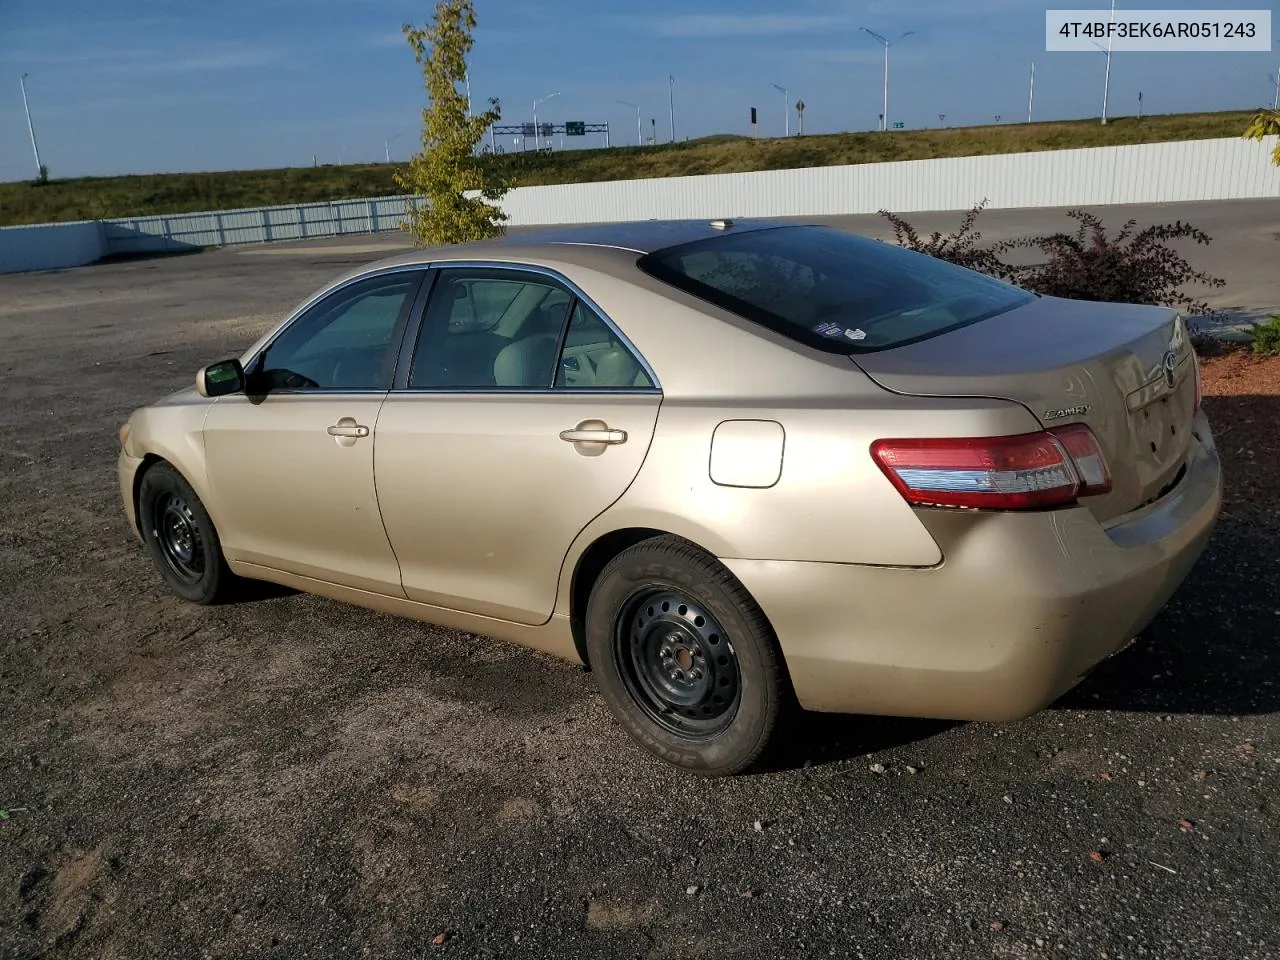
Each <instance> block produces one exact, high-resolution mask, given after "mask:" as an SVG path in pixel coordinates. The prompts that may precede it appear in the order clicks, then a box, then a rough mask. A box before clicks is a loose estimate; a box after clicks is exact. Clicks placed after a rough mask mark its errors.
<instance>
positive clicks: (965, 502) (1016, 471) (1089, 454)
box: [871, 424, 1111, 510]
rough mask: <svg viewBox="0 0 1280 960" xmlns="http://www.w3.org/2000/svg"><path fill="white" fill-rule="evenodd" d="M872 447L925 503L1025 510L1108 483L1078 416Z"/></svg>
mask: <svg viewBox="0 0 1280 960" xmlns="http://www.w3.org/2000/svg"><path fill="white" fill-rule="evenodd" d="M871 455H872V457H873V458H874V459H875V461H876V463H877V464H878V465H879V466H880V469H881V470H883V471H884V473H885V476H887V477H888V478H889V480H890V481H891V482H892V483H893V485H894V486H895V487H897V488H898V491H899V492H900V493H901V494H902V495H903V497H905V498H906V500H907V502H908V503H913V504H920V505H927V506H945V507H978V508H982V509H987V510H1028V509H1036V508H1043V507H1058V506H1066V505H1068V504H1072V503H1075V502H1076V500H1077V499H1078V498H1080V497H1082V496H1092V495H1094V494H1099V493H1106V492H1107V491H1108V490H1110V489H1111V474H1110V471H1109V470H1108V469H1107V464H1106V460H1105V459H1104V458H1103V455H1102V450H1101V448H1100V447H1099V446H1098V441H1097V438H1096V437H1094V435H1093V431H1092V430H1090V429H1089V428H1088V427H1087V426H1085V425H1084V424H1073V425H1071V426H1066V427H1061V428H1058V429H1055V430H1048V431H1042V432H1040V433H1024V434H1019V435H1017V436H1011V437H963V438H952V437H944V438H938V439H928V440H877V441H876V442H875V443H873V444H872V445H871Z"/></svg>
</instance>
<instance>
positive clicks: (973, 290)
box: [639, 226, 1034, 353]
mask: <svg viewBox="0 0 1280 960" xmlns="http://www.w3.org/2000/svg"><path fill="white" fill-rule="evenodd" d="M639 266H640V268H641V269H642V270H644V271H645V272H646V273H648V274H649V275H651V276H653V277H656V278H657V279H659V280H662V281H664V282H665V283H669V284H671V285H672V286H674V287H678V288H680V289H681V290H684V291H686V292H688V293H691V294H693V295H694V296H697V297H699V298H701V299H703V300H707V301H709V302H710V303H713V304H715V305H716V306H718V307H722V308H724V309H726V310H729V311H730V312H732V313H735V314H738V315H739V316H742V317H745V318H746V319H748V320H752V321H755V322H757V323H760V324H762V325H764V326H766V327H768V328H770V329H772V330H775V331H777V332H779V333H781V334H783V335H785V336H787V337H790V338H791V339H793V340H796V341H799V342H801V343H804V344H807V345H809V346H812V347H816V348H818V349H820V350H826V351H828V352H832V353H858V352H865V351H871V350H884V349H886V348H889V347H896V346H901V345H903V344H906V343H913V342H915V341H917V340H924V339H927V338H929V337H935V336H937V335H939V334H941V333H945V332H947V331H948V330H954V329H956V328H957V327H963V326H966V325H968V324H971V323H977V322H978V321H980V320H985V319H986V318H988V317H993V316H995V315H997V314H1000V313H1004V312H1006V311H1008V310H1012V309H1014V308H1015V307H1018V306H1021V305H1022V304H1024V303H1027V302H1028V301H1030V300H1031V299H1033V298H1034V294H1031V293H1028V292H1027V291H1025V290H1022V289H1020V288H1018V287H1014V286H1011V285H1010V284H1007V283H1003V282H1002V281H999V280H995V279H993V278H991V277H988V276H985V275H984V274H981V273H976V272H974V271H972V270H967V269H965V268H963V267H958V266H956V265H955V264H952V263H948V262H947V261H945V260H939V259H937V258H936V257H931V256H928V255H927V254H923V253H916V252H914V251H911V250H907V249H904V248H902V247H898V246H894V245H891V244H888V243H882V242H880V241H878V240H871V239H869V238H867V237H860V236H857V235H855V234H851V233H846V232H844V231H843V230H836V229H834V228H831V227H819V226H786V227H773V228H766V229H763V230H750V231H744V232H741V233H736V234H735V233H733V232H732V228H730V229H729V230H728V231H727V232H726V233H725V234H724V235H723V236H718V237H712V238H710V239H707V240H697V241H694V242H692V243H686V244H681V245H679V246H675V247H668V248H666V249H663V250H656V251H654V252H653V253H650V254H648V255H646V256H644V257H642V258H641V259H640V261H639Z"/></svg>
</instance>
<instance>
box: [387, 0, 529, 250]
mask: <svg viewBox="0 0 1280 960" xmlns="http://www.w3.org/2000/svg"><path fill="white" fill-rule="evenodd" d="M475 26H476V13H475V6H474V4H473V3H472V0H439V2H438V3H437V4H436V10H435V19H434V21H433V22H432V23H431V24H430V25H429V26H425V27H422V28H417V27H415V26H414V25H413V24H411V23H406V24H405V25H404V27H403V28H402V29H403V31H404V35H405V38H406V39H407V40H408V42H409V46H410V47H412V48H413V56H414V60H415V61H416V62H418V63H420V64H421V65H422V76H423V81H424V83H425V85H426V90H427V106H426V107H424V108H423V110H422V149H421V150H420V151H419V152H418V153H416V154H414V156H413V158H412V159H411V160H410V161H409V167H408V169H406V170H397V171H396V172H395V175H394V176H395V181H396V184H397V185H398V186H400V187H401V188H403V189H404V190H406V191H408V192H409V193H412V194H413V195H414V196H415V197H419V198H421V199H422V200H424V201H425V202H419V203H414V204H411V206H410V209H409V216H408V219H407V222H406V223H405V229H407V230H408V231H409V232H410V233H412V234H413V235H414V239H415V241H416V242H417V244H418V245H419V246H436V245H443V244H450V243H466V242H467V241H470V240H483V239H486V238H488V237H494V236H498V235H500V234H502V233H503V232H504V229H505V228H504V227H503V223H504V221H505V220H506V219H507V216H506V214H505V213H503V212H502V210H501V209H499V208H498V207H497V206H496V203H497V202H498V201H499V200H501V199H502V197H503V195H504V194H505V193H506V192H507V190H508V188H509V185H508V183H507V181H506V178H505V175H504V173H503V170H502V166H501V164H499V163H498V162H497V158H494V157H490V156H486V155H484V154H478V153H477V151H476V147H477V145H478V144H479V143H480V142H481V141H482V140H483V139H484V134H485V131H486V130H487V129H488V128H489V126H490V125H491V124H493V123H496V122H497V121H498V120H499V119H501V117H502V112H501V107H500V105H499V103H498V101H497V100H496V99H490V100H489V109H488V110H486V111H485V112H484V113H479V114H476V115H474V116H472V115H471V112H470V106H469V104H468V102H467V97H466V95H465V94H463V93H460V92H459V90H458V85H459V84H461V83H463V82H465V80H466V77H467V54H468V53H470V52H471V48H472V46H474V44H475V41H474V39H473V38H472V35H471V32H472V31H473V30H474V29H475ZM468 194H470V195H468Z"/></svg>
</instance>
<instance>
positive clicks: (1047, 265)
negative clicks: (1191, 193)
mask: <svg viewBox="0 0 1280 960" xmlns="http://www.w3.org/2000/svg"><path fill="white" fill-rule="evenodd" d="M985 205H986V201H985V200H984V201H983V202H982V203H980V204H977V205H975V206H974V208H973V209H972V210H970V211H969V213H967V214H966V215H965V218H964V220H963V221H961V224H960V228H959V229H958V230H956V231H955V232H954V233H952V234H950V235H949V236H946V237H943V236H942V235H941V234H940V233H938V232H935V233H934V234H933V235H932V236H931V237H930V238H929V239H928V240H921V238H920V237H919V235H918V234H917V233H916V231H915V230H914V229H912V227H911V225H910V224H909V223H907V222H906V221H905V220H903V219H902V218H901V217H900V216H898V215H896V214H892V213H889V212H888V211H886V210H881V211H880V215H881V216H883V217H885V218H886V219H888V220H889V222H890V223H892V224H893V228H894V236H895V238H896V239H897V242H898V244H899V245H900V246H904V247H908V248H910V249H912V250H917V251H919V252H921V253H927V254H930V255H931V256H935V257H939V258H941V259H943V260H949V261H950V262H952V263H956V264H959V265H960V266H962V267H969V268H970V269H972V270H978V271H981V272H982V273H986V274H990V275H992V276H995V277H999V278H1000V279H1002V280H1007V281H1009V282H1010V283H1014V284H1017V285H1018V286H1020V287H1023V288H1024V289H1027V290H1031V291H1033V292H1035V293H1040V294H1044V295H1045V296H1052V297H1065V298H1067V299H1071V300H1102V301H1107V302H1111V303H1149V304H1159V305H1163V306H1170V307H1180V308H1182V309H1184V310H1186V311H1187V312H1188V313H1194V314H1203V313H1210V312H1211V309H1210V307H1209V305H1208V304H1207V303H1205V302H1204V301H1203V300H1196V299H1194V298H1193V297H1191V296H1188V295H1187V294H1186V293H1183V292H1182V289H1181V288H1182V287H1183V286H1184V285H1185V284H1188V283H1201V284H1204V285H1206V286H1210V287H1221V286H1224V285H1225V284H1226V281H1225V280H1222V279H1220V278H1218V277H1211V276H1209V275H1208V274H1207V273H1205V272H1203V271H1201V270H1195V269H1193V268H1192V266H1191V264H1190V263H1188V262H1187V259H1186V258H1185V257H1184V256H1182V254H1180V253H1178V252H1177V251H1176V250H1174V249H1173V248H1172V247H1170V246H1168V245H1167V242H1168V241H1170V240H1179V239H1184V238H1186V239H1191V240H1194V241H1195V242H1196V243H1201V244H1208V243H1210V242H1211V241H1210V238H1209V235H1208V234H1206V233H1205V232H1204V231H1203V230H1199V229H1197V228H1196V227H1193V226H1192V225H1191V224H1189V223H1183V222H1182V221H1181V220H1179V221H1178V222H1176V223H1172V224H1156V225H1154V226H1150V227H1146V228H1144V229H1142V230H1137V229H1136V227H1137V221H1136V220H1129V221H1128V222H1127V223H1125V225H1124V226H1123V227H1122V228H1121V229H1120V232H1119V233H1117V234H1115V235H1114V236H1109V235H1108V234H1107V230H1106V228H1105V227H1104V226H1103V223H1102V221H1101V220H1100V219H1099V218H1098V217H1097V216H1095V215H1094V214H1092V213H1088V212H1087V211H1084V210H1070V211H1068V213H1067V216H1069V217H1071V218H1072V219H1074V220H1077V221H1078V222H1079V224H1080V226H1079V228H1078V229H1077V230H1076V231H1075V233H1053V234H1047V235H1044V236H1034V237H1019V238H1017V239H1015V240H1003V241H1001V242H999V243H996V244H993V245H992V246H990V247H987V248H979V247H977V246H976V241H977V240H978V239H979V238H980V237H981V234H979V233H977V232H976V231H973V224H974V222H975V221H976V220H977V217H978V214H979V213H981V212H982V208H983V207H984V206H985ZM1020 248H1032V249H1036V250H1039V251H1041V252H1042V253H1043V254H1044V255H1045V260H1044V261H1043V262H1042V263H1035V264H1030V265H1022V264H1017V265H1015V264H1011V263H1007V262H1006V261H1005V260H1003V259H1002V254H1005V253H1008V252H1009V251H1010V250H1015V249H1020Z"/></svg>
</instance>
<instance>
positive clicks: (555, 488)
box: [374, 267, 662, 624]
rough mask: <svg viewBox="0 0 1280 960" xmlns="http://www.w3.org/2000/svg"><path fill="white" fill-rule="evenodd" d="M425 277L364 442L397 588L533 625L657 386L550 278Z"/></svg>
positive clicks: (630, 467)
mask: <svg viewBox="0 0 1280 960" xmlns="http://www.w3.org/2000/svg"><path fill="white" fill-rule="evenodd" d="M438 274H439V276H438V277H437V279H436V282H435V284H434V286H433V288H432V293H431V299H430V300H429V302H428V306H427V312H426V316H425V318H424V320H423V324H422V328H421V331H420V333H419V336H418V339H417V343H416V346H415V347H414V351H413V357H412V362H411V363H409V364H407V373H406V375H405V376H404V377H403V378H402V379H400V380H399V381H398V383H397V387H396V389H394V390H393V391H392V392H391V394H390V395H389V396H388V398H387V400H386V401H385V403H384V405H383V407H382V411H381V413H380V415H379V418H378V426H377V432H376V437H375V440H376V443H375V449H374V469H375V476H376V486H377V495H378V502H379V505H380V507H381V511H382V517H383V520H384V522H385V524H386V529H387V535H388V537H389V538H390V541H391V544H392V546H393V547H394V549H395V553H396V556H397V558H398V560H399V563H400V572H401V577H402V581H403V586H404V591H405V594H406V596H408V597H409V598H410V599H411V600H417V601H420V602H423V603H429V604H433V605H437V606H442V607H447V608H450V609H454V610H460V611H464V612H467V613H474V614H480V615H483V616H490V617H496V618H499V619H504V620H511V621H514V622H517V623H523V624H539V623H545V622H546V621H547V620H548V619H549V618H550V616H551V612H552V609H553V608H554V606H555V600H556V587H557V584H558V582H559V576H560V568H561V565H562V564H563V562H564V558H565V555H566V554H567V553H568V550H569V547H570V545H571V544H572V542H573V540H574V538H575V537H577V535H578V534H579V533H580V532H581V531H582V529H583V528H584V527H585V526H586V525H587V524H588V523H590V522H591V520H592V519H594V518H595V517H596V516H598V515H599V514H600V513H601V512H603V511H604V510H605V509H607V508H608V507H609V506H610V504H612V503H613V502H614V501H616V500H617V499H618V498H619V497H620V496H622V494H623V492H624V491H625V490H626V489H627V487H628V486H629V485H630V483H631V481H632V480H633V479H634V478H635V475H636V473H637V472H638V471H639V469H640V465H641V463H642V462H643V461H644V457H645V454H646V452H647V451H648V448H649V443H650V440H651V439H652V436H653V428H654V423H655V421H656V419H657V415H658V407H659V405H660V403H661V399H662V397H661V393H660V391H659V389H658V385H657V383H656V382H655V380H654V378H653V376H652V374H651V372H650V371H648V370H647V368H646V366H645V365H644V364H643V362H642V361H641V359H640V357H639V356H638V355H637V354H636V352H635V351H634V349H633V348H632V347H631V346H630V344H629V343H627V342H626V340H625V338H624V337H623V336H622V335H621V334H620V333H619V332H618V331H617V330H616V328H615V327H613V325H612V324H611V323H610V322H609V321H607V320H606V319H605V317H604V316H603V315H602V314H601V313H600V312H599V311H598V310H596V309H595V308H594V306H593V305H591V304H590V303H588V302H586V301H585V300H584V299H583V298H581V297H580V296H579V295H578V294H577V292H576V291H574V290H573V289H571V288H570V287H569V286H568V285H567V284H565V283H563V282H562V281H560V280H559V279H558V278H556V277H553V276H551V275H548V274H544V273H540V272H533V271H525V270H518V269H512V268H493V267H476V268H467V267H452V268H449V269H442V270H439V271H438ZM513 285H514V286H516V287H518V289H512V287H513Z"/></svg>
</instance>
